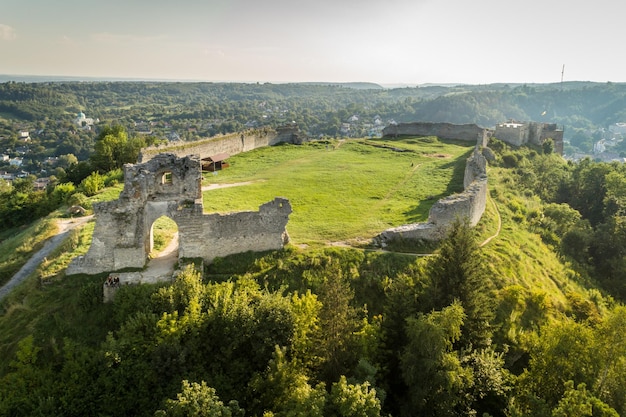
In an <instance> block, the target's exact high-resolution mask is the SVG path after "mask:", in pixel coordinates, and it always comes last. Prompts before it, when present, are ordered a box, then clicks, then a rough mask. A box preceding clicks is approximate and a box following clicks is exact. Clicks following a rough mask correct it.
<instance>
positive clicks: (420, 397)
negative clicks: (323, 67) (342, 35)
mask: <svg viewBox="0 0 626 417" xmlns="http://www.w3.org/2000/svg"><path fill="white" fill-rule="evenodd" d="M1 87H2V91H3V92H2V93H1V94H0V99H1V100H2V102H3V103H4V104H3V106H4V107H2V110H1V112H0V115H2V117H3V119H2V120H3V123H4V126H5V129H6V132H7V133H6V134H5V138H4V139H3V140H4V141H17V140H18V139H17V137H14V136H13V135H14V134H15V132H13V130H12V129H15V126H16V125H20V126H24V127H27V126H29V123H34V124H35V125H36V124H37V123H40V126H46V123H48V122H50V123H55V124H58V123H64V122H61V120H68V121H69V120H71V119H72V118H73V117H74V115H73V113H76V112H78V111H79V110H83V111H89V113H90V116H92V115H93V117H97V118H99V119H100V120H101V121H102V125H99V126H96V127H97V129H96V131H91V132H87V131H80V133H79V131H78V130H76V132H75V133H71V129H72V128H71V126H69V125H71V122H68V123H69V125H68V132H67V134H68V135H70V136H71V135H74V134H75V135H78V136H80V135H91V136H90V138H91V139H90V140H91V144H90V145H89V147H88V151H86V152H85V154H84V155H83V157H81V158H80V159H79V158H75V159H71V158H66V164H65V167H64V168H63V170H62V171H61V170H58V171H57V174H58V177H57V179H56V181H55V182H53V183H52V184H51V185H50V186H49V187H48V188H47V189H45V190H41V191H36V190H34V188H33V181H34V179H33V178H29V177H27V178H23V179H20V180H17V181H15V182H13V184H0V186H2V187H0V192H2V193H3V194H2V199H0V210H2V211H0V221H1V222H2V227H3V231H2V233H0V239H2V241H0V244H2V243H3V241H8V240H10V239H12V238H13V236H17V235H19V233H21V232H22V230H24V229H25V228H26V227H27V226H28V224H29V222H32V221H34V220H36V219H37V218H39V217H40V216H43V215H45V214H47V213H48V212H50V211H52V210H54V209H56V208H57V207H67V206H69V205H73V204H82V205H84V206H86V207H89V204H91V202H92V201H93V198H97V197H98V195H100V194H99V193H101V191H102V190H103V189H104V188H105V187H108V186H114V185H115V184H117V183H118V182H119V181H121V180H122V177H121V172H120V170H119V167H120V166H121V164H122V163H123V162H124V161H132V159H133V157H136V152H138V150H139V149H140V147H141V146H145V144H147V143H148V140H156V139H147V138H146V137H145V136H143V135H139V134H138V133H137V132H136V131H134V130H133V126H135V125H134V124H132V126H131V121H133V123H134V121H135V120H150V119H151V118H152V117H154V120H157V119H160V118H163V120H164V119H165V118H166V116H165V114H166V112H168V111H169V112H171V113H168V114H169V115H170V116H171V117H172V118H171V119H168V120H174V118H173V117H174V116H175V115H183V114H184V116H181V118H180V119H179V120H182V121H184V123H186V124H189V126H191V125H192V124H193V125H194V126H200V124H201V123H200V122H202V121H211V120H212V121H214V122H215V123H218V122H217V121H218V120H219V125H220V126H222V125H223V123H228V122H232V126H229V127H228V129H230V128H233V129H236V128H240V127H242V126H244V127H245V123H248V122H249V121H251V120H256V121H258V122H261V121H262V120H265V122H264V123H267V124H271V123H277V124H280V123H285V122H286V121H289V120H293V121H296V122H297V123H298V124H299V125H301V126H303V127H304V129H305V130H306V131H307V132H308V133H309V134H312V135H315V134H322V135H331V136H334V135H335V134H337V133H336V132H335V133H333V132H331V131H322V130H319V131H318V130H315V128H314V126H318V127H319V126H323V125H324V124H325V123H326V122H327V121H328V120H330V119H333V120H335V122H336V121H337V120H339V121H343V120H344V119H345V120H347V118H349V117H351V116H352V115H355V114H358V115H359V116H360V117H361V118H363V117H364V115H368V116H367V117H370V116H369V115H371V117H372V118H373V117H374V116H380V117H381V118H384V119H387V118H390V119H391V118H393V119H394V120H396V121H398V122H400V121H414V120H430V121H447V122H457V123H469V122H474V123H478V124H481V125H485V124H487V123H496V122H498V121H501V120H502V119H508V118H516V119H524V120H537V119H538V117H539V116H536V117H533V115H541V114H542V113H543V112H547V113H549V115H550V121H553V122H558V123H559V124H560V123H563V124H565V125H566V128H567V126H569V129H570V130H574V129H581V131H582V130H589V131H591V129H595V128H600V127H607V126H608V124H611V123H615V122H617V121H620V120H622V117H626V115H622V112H623V111H624V110H623V109H624V107H623V106H620V103H622V101H623V100H624V98H623V94H624V93H625V92H626V89H625V88H624V86H622V85H619V84H587V83H580V84H579V83H565V84H564V85H549V86H542V85H537V86H529V85H521V86H509V85H498V86H458V87H420V88H407V89H397V90H383V89H358V90H357V89H352V88H350V87H347V86H319V85H268V84H263V85H221V84H183V83H180V84H179V83H171V84H170V83H165V84H163V83H161V84H157V83H154V84H151V83H67V84H65V83H46V84H36V85H32V84H18V83H7V84H4V85H2V86H1ZM86 90H88V91H90V92H89V94H85V93H84V91H86ZM77 91H82V92H81V93H80V94H79V93H77ZM98 91H100V93H98ZM166 96H169V97H170V98H169V100H170V101H169V102H168V103H167V105H165V104H164V102H163V100H165V97H166ZM356 97H358V99H357V98H356ZM98 100H99V101H98ZM96 102H97V103H99V104H98V105H97V106H96V105H95V104H94V103H96ZM488 102H491V106H488V105H487V104H486V103H488ZM11 103H12V104H11ZM18 103H28V105H24V106H21V105H19V104H18ZM53 103H55V105H53ZM141 103H146V104H141ZM260 103H266V104H264V105H262V106H261V104H260ZM322 103H324V104H322ZM11 106H13V107H11ZM92 106H93V107H92ZM290 106H291V107H290ZM309 106H310V107H309ZM52 107H56V111H57V113H56V115H54V114H52V113H50V114H49V115H48V116H45V117H48V119H46V118H45V117H44V116H43V114H42V113H44V112H48V111H51V110H50V109H51V108H52ZM213 107H215V108H213ZM218 107H219V108H220V109H221V110H220V111H222V112H223V113H219V115H218V116H215V115H216V114H218V113H217V110H216V108H218ZM17 108H19V109H21V110H16V109H17ZM194 108H197V109H200V108H203V109H204V110H202V111H204V112H205V113H202V112H201V113H197V114H196V113H193V117H192V109H194ZM209 108H210V110H209ZM267 108H273V109H283V110H285V111H286V112H284V113H281V112H276V114H278V113H281V116H276V117H273V116H270V113H269V112H265V111H262V110H259V109H267ZM168 109H169V110H168ZM436 109H439V110H436ZM194 111H195V110H194ZM214 112H216V113H214ZM248 112H250V113H248ZM255 112H256V113H255ZM290 112H291V113H290ZM254 114H256V116H254ZM272 114H274V113H272ZM264 115H265V116H267V117H265V118H263V116H264ZM40 117H44V118H41V119H40ZM168 117H169V116H168ZM446 117H449V118H448V119H446ZM546 117H548V116H546ZM55 118H58V120H57V119H55ZM53 119H54V121H51V120H53ZM105 123H110V124H105ZM168 123H172V124H173V122H168ZM211 123H212V122H211ZM333 123H334V122H333ZM208 124H210V123H208ZM208 124H205V125H204V126H208ZM164 126H165V125H164ZM213 126H216V124H213ZM329 126H330V125H329ZM42 128H43V127H42ZM224 129H227V128H226V127H224ZM164 131H165V130H164ZM198 131H201V129H200V130H197V131H196V132H198ZM225 131H226V130H225ZM1 134H2V133H0V135H1ZM43 134H44V133H42V135H43ZM68 137H69V136H68ZM85 137H86V136H85ZM81 140H82V139H81ZM35 141H36V137H33V142H35ZM77 141H78V139H77ZM51 143H52V142H51ZM77 143H78V142H77ZM41 146H42V147H43V148H45V149H47V148H46V146H43V145H41ZM51 149H54V147H52V148H51ZM86 149H87V148H86ZM489 149H490V150H491V152H488V154H490V162H489V184H490V185H489V189H490V201H492V202H493V204H492V205H489V208H488V211H487V212H486V213H485V215H484V216H483V221H481V223H479V225H478V226H477V227H476V228H474V229H472V228H469V227H468V226H467V225H466V224H464V223H462V222H459V223H457V224H456V225H455V226H454V228H453V229H452V230H451V232H450V235H449V236H448V238H447V239H445V240H444V241H443V242H441V244H440V245H439V247H438V248H437V249H436V250H435V252H434V254H433V256H424V257H421V256H415V254H414V253H412V252H413V251H416V250H418V249H420V248H417V247H410V246H409V247H407V248H404V249H403V250H405V251H406V252H410V253H399V252H398V253H394V252H383V251H379V250H371V249H374V248H366V249H363V248H347V247H321V248H310V249H302V248H298V247H287V248H286V249H285V250H283V251H278V252H268V253H259V254H253V253H246V254H241V255H234V256H230V257H227V258H223V259H218V260H216V261H215V262H213V263H212V264H211V265H209V266H207V267H206V268H205V269H201V270H199V269H198V268H197V267H194V265H193V264H190V265H188V266H187V267H185V268H183V271H182V273H181V274H179V275H178V276H177V278H176V279H175V280H174V281H173V282H172V283H171V284H159V285H141V286H125V287H123V288H121V289H120V290H119V292H118V293H117V296H116V299H115V302H114V303H111V304H103V303H102V283H103V281H104V279H105V276H102V275H101V276H95V277H90V276H82V275H81V276H74V277H66V276H64V274H63V271H62V270H56V271H55V272H54V273H52V274H51V277H49V278H48V281H47V283H46V284H45V285H44V284H43V283H42V282H43V280H40V279H38V278H35V279H34V280H32V283H31V284H30V285H27V286H26V288H24V289H21V290H20V289H18V290H16V291H15V293H14V294H12V296H11V297H8V298H7V299H5V300H2V303H1V309H0V352H1V353H2V354H3V355H4V358H5V359H3V361H0V415H7V416H32V415H46V416H47V415H65V416H113V415H137V416H153V415H156V416H266V417H270V416H467V415H470V416H471V415H476V416H494V417H495V416H511V417H513V416H559V417H560V416H574V415H575V416H618V415H626V338H624V333H623V327H624V323H626V308H625V307H624V305H623V302H624V301H625V300H626V285H625V283H626V280H625V277H626V276H625V272H626V250H625V249H624V248H626V168H624V165H623V164H620V163H615V162H614V163H604V162H596V161H592V160H591V159H584V160H582V161H580V162H571V161H570V162H567V161H565V160H563V158H561V157H560V156H558V155H554V154H552V153H551V152H550V151H551V148H550V147H544V148H537V149H532V148H519V149H516V148H512V147H510V146H508V145H506V144H504V143H502V142H500V141H498V140H497V139H495V140H492V141H491V142H490V144H489ZM70 153H72V154H74V153H73V152H70ZM20 216H21V217H20ZM496 219H501V223H502V231H501V232H500V234H499V236H498V238H497V239H496V240H495V241H492V242H491V243H489V244H487V245H482V244H481V241H482V238H483V237H484V236H485V234H487V233H488V229H490V228H492V227H493V224H494V223H496ZM32 227H37V226H32ZM36 230H38V229H36ZM89 239H90V235H89V233H88V230H87V229H86V230H82V231H80V232H78V231H77V232H76V233H74V234H72V235H71V237H70V238H69V239H68V241H67V243H66V244H65V246H64V247H63V250H62V251H60V252H59V253H58V254H57V255H55V256H56V257H58V258H62V257H63V256H66V255H67V254H72V253H74V251H75V250H77V248H78V247H80V246H81V245H82V246H85V245H88V243H89ZM16 252H19V251H16ZM55 262H56V259H53V258H51V259H49V260H46V265H42V268H44V269H45V268H49V267H52V266H53V265H54V264H55ZM0 272H1V273H6V274H10V273H11V272H14V271H12V270H7V271H0ZM17 335H19V337H18V336H17Z"/></svg>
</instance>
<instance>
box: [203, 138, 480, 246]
mask: <svg viewBox="0 0 626 417" xmlns="http://www.w3.org/2000/svg"><path fill="white" fill-rule="evenodd" d="M382 146H385V147H382ZM392 147H393V148H395V149H392ZM399 149H403V150H405V152H399V151H398V150H399ZM472 149H473V144H469V143H461V142H447V141H446V142H442V141H439V140H437V139H436V138H433V137H428V138H419V139H400V140H382V139H378V140H350V141H345V142H337V141H333V142H313V143H309V144H305V145H281V146H275V147H271V148H269V147H268V148H261V149H257V150H254V151H251V152H246V153H243V154H238V155H235V156H232V157H231V158H230V159H229V160H228V162H229V164H230V166H229V167H228V168H226V169H224V170H222V171H219V174H218V175H212V174H210V173H209V174H205V177H204V181H203V186H207V185H209V184H236V183H242V182H249V184H246V185H241V186H237V187H227V188H219V189H214V190H208V191H205V192H204V193H203V200H204V209H205V212H221V213H224V212H231V211H239V210H257V209H258V207H259V205H261V204H263V203H265V202H267V201H270V200H272V199H273V198H274V197H285V198H288V199H289V201H290V202H291V205H292V207H293V213H292V214H291V216H290V219H289V223H288V224H287V230H288V232H289V235H290V237H291V239H292V241H294V242H295V243H314V242H327V241H343V240H351V239H358V238H364V239H367V238H371V237H372V236H374V235H376V234H378V233H380V232H381V231H383V230H385V229H387V228H389V227H393V226H398V225H401V224H406V223H414V222H420V221H424V220H426V219H427V218H428V211H429V209H430V207H431V206H432V204H433V203H435V202H436V201H437V200H438V199H439V198H441V197H444V196H446V195H449V194H452V193H454V192H459V191H461V190H462V188H463V185H462V184H463V172H464V169H465V160H466V159H467V157H468V156H469V153H470V152H471V150H472Z"/></svg>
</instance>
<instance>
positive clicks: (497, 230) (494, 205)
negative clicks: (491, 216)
mask: <svg viewBox="0 0 626 417" xmlns="http://www.w3.org/2000/svg"><path fill="white" fill-rule="evenodd" d="M487 198H488V199H489V201H491V204H493V208H494V209H495V210H496V216H497V217H498V228H497V229H496V233H495V234H494V235H493V236H490V237H488V238H487V239H485V241H484V242H483V243H481V244H480V245H479V246H480V247H481V248H482V247H483V246H485V245H486V244H488V243H489V242H491V241H492V240H493V239H495V238H496V237H498V236H499V235H500V230H502V217H500V210H498V205H497V204H496V202H495V201H493V199H492V198H491V196H490V195H489V192H488V191H487Z"/></svg>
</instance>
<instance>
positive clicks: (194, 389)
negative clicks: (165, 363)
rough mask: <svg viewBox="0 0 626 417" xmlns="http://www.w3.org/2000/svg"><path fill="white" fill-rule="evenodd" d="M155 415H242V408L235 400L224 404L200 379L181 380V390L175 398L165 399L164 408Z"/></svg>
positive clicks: (164, 416)
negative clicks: (195, 380)
mask: <svg viewBox="0 0 626 417" xmlns="http://www.w3.org/2000/svg"><path fill="white" fill-rule="evenodd" d="M154 415H155V417H243V415H244V410H242V409H241V408H240V407H239V404H238V403H237V401H231V402H230V403H228V405H224V403H223V402H222V401H220V399H219V397H218V396H217V394H216V392H215V389H214V388H211V387H209V386H207V384H206V382H204V381H202V382H201V383H200V384H198V383H197V382H191V383H190V382H189V381H187V380H183V383H182V391H181V392H180V393H178V394H177V395H176V399H175V400H171V399H167V400H166V401H165V410H158V411H157V412H156V413H154Z"/></svg>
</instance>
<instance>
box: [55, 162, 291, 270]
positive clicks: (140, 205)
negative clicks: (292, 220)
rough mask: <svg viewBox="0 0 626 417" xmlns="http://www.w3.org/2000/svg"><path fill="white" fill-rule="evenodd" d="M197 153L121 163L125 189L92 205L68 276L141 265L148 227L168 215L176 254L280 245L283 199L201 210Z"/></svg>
mask: <svg viewBox="0 0 626 417" xmlns="http://www.w3.org/2000/svg"><path fill="white" fill-rule="evenodd" d="M201 174H202V173H201V165H200V158H199V157H198V156H188V157H184V158H178V157H177V156H176V155H174V154H159V155H156V156H155V157H154V158H153V159H150V160H149V161H148V162H146V163H143V164H136V165H126V166H125V167H124V175H125V181H124V190H123V191H122V193H121V194H120V197H119V199H117V200H115V201H109V202H103V203H98V204H94V214H95V218H96V226H95V228H94V233H93V238H92V243H91V246H90V248H89V250H88V252H87V253H86V254H85V255H84V256H81V257H78V258H75V259H74V260H72V262H71V263H70V265H69V267H68V268H67V271H66V273H67V274H68V275H72V274H78V273H85V274H97V273H100V272H105V271H119V270H121V269H125V268H143V267H144V266H145V265H146V262H147V259H148V254H149V252H150V250H151V248H152V238H153V236H152V226H153V224H154V222H155V220H157V219H158V218H159V217H161V216H167V217H169V218H171V219H172V220H174V222H176V224H177V226H178V234H179V253H178V256H179V258H202V259H203V260H205V261H207V262H210V261H211V260H213V259H214V258H215V257H217V256H226V255H230V254H234V253H240V252H245V251H264V250H273V249H281V248H282V247H283V246H284V244H285V243H286V242H287V241H288V239H289V238H288V235H287V232H286V225H287V221H288V218H289V214H290V213H291V205H290V204H289V201H288V200H286V199H283V198H276V199H275V200H273V201H271V202H269V203H266V204H263V205H262V206H261V207H260V208H259V211H258V212H252V211H250V212H239V213H232V214H223V215H222V214H204V212H203V210H204V208H203V203H202V189H201Z"/></svg>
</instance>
